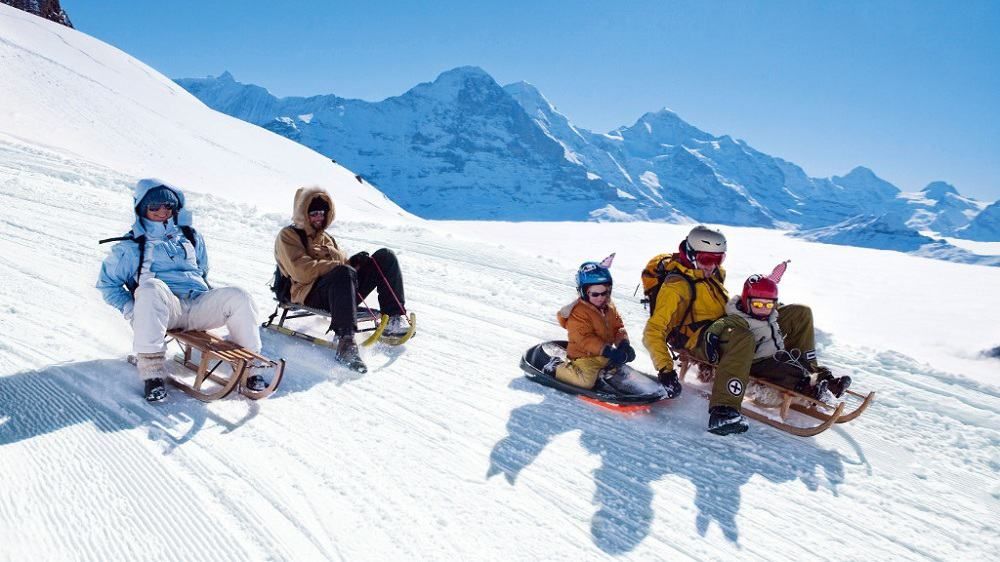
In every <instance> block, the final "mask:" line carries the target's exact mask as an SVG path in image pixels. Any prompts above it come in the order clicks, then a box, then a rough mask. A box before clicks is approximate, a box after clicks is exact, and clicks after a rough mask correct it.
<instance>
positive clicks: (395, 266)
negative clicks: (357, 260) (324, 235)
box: [305, 248, 406, 336]
mask: <svg viewBox="0 0 1000 562" xmlns="http://www.w3.org/2000/svg"><path fill="white" fill-rule="evenodd" d="M376 265H377V266H378V267H376ZM379 269H381V271H382V273H381V274H380V273H379ZM383 275H384V276H385V279H383ZM376 288H377V289H378V304H379V309H380V310H381V311H382V312H383V313H385V314H388V315H389V316H395V315H396V314H402V313H403V310H402V308H401V305H402V304H405V302H406V301H405V300H403V299H404V297H403V273H402V271H400V269H399V262H398V261H397V260H396V254H394V253H392V250H387V249H386V248H382V249H381V250H379V251H377V252H375V253H374V254H372V256H371V259H370V260H366V261H365V262H364V263H361V264H359V267H358V269H357V270H355V269H354V268H353V267H351V266H349V265H338V266H337V267H335V268H333V269H331V270H330V271H329V272H327V273H326V274H325V275H323V276H321V277H320V278H319V279H317V280H316V284H315V285H313V287H312V289H310V290H309V294H308V295H306V300H305V305H306V306H308V307H311V308H318V309H320V310H326V311H327V312H329V313H330V315H331V318H330V328H329V329H330V330H333V331H334V332H335V333H336V334H337V335H338V336H343V335H347V334H353V333H354V332H355V331H357V323H356V321H355V320H356V313H357V310H358V296H357V295H358V294H359V293H360V295H361V297H362V298H363V297H367V296H368V295H369V294H371V292H372V291H373V290H375V289H376ZM394 293H395V297H393V294H394ZM396 297H398V298H399V303H397V302H396Z"/></svg>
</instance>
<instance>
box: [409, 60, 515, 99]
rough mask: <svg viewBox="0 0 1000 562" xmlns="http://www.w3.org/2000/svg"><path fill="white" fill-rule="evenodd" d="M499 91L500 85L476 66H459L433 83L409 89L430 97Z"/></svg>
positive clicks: (442, 74)
mask: <svg viewBox="0 0 1000 562" xmlns="http://www.w3.org/2000/svg"><path fill="white" fill-rule="evenodd" d="M500 89H501V88H500V85H499V84H497V82H496V80H494V79H493V77H492V76H490V75H489V74H487V73H486V71H485V70H483V69H481V68H479V67H478V66H460V67H458V68H453V69H451V70H446V71H444V72H442V73H441V74H439V75H438V77H437V78H435V79H434V81H433V82H429V83H428V82H425V83H423V84H420V85H418V86H416V87H414V88H413V89H411V90H410V92H412V93H417V94H422V95H430V96H432V97H440V96H445V97H454V96H455V95H457V94H458V93H459V92H463V91H465V92H469V91H492V90H500ZM410 92H407V93H410ZM404 95H405V94H404Z"/></svg>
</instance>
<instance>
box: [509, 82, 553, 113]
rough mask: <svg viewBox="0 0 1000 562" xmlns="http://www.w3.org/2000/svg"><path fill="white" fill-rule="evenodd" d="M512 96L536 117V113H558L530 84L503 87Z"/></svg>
mask: <svg viewBox="0 0 1000 562" xmlns="http://www.w3.org/2000/svg"><path fill="white" fill-rule="evenodd" d="M503 89H504V91H506V92H507V93H508V94H509V95H510V96H512V97H513V98H514V99H515V100H517V102H518V103H519V104H521V107H523V108H524V110H525V111H527V112H528V114H529V115H531V116H535V113H537V112H542V113H557V111H556V108H555V106H553V105H552V103H551V102H549V100H548V99H547V98H546V97H545V96H544V95H543V94H542V92H540V91H539V90H538V88H536V87H535V86H534V85H532V84H529V83H528V82H523V81H522V82H514V83H513V84H507V85H506V86H504V87H503Z"/></svg>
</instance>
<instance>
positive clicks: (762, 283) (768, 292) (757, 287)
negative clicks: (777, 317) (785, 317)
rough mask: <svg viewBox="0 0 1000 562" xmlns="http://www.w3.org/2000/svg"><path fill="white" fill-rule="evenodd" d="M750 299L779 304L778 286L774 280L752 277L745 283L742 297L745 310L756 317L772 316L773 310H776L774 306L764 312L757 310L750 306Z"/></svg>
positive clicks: (759, 276) (757, 276)
mask: <svg viewBox="0 0 1000 562" xmlns="http://www.w3.org/2000/svg"><path fill="white" fill-rule="evenodd" d="M750 299H767V300H771V301H774V302H775V303H777V301H778V284H777V283H775V282H774V280H773V279H770V278H768V277H764V276H763V275H751V276H750V277H748V278H747V280H746V283H743V295H742V296H741V297H740V302H741V303H742V304H743V310H744V311H745V312H747V313H749V314H752V315H754V316H762V317H763V316H768V315H770V314H771V310H773V309H774V307H773V306H772V307H771V308H765V309H763V310H755V309H754V308H752V307H751V306H750Z"/></svg>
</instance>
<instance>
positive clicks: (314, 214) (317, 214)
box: [309, 209, 326, 219]
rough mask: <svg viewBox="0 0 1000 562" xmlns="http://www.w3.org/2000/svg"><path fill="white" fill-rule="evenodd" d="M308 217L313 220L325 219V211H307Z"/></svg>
mask: <svg viewBox="0 0 1000 562" xmlns="http://www.w3.org/2000/svg"><path fill="white" fill-rule="evenodd" d="M309 216H310V217H313V218H317V219H318V218H319V217H325V216H326V211H324V210H322V209H320V210H318V211H309Z"/></svg>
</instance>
